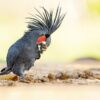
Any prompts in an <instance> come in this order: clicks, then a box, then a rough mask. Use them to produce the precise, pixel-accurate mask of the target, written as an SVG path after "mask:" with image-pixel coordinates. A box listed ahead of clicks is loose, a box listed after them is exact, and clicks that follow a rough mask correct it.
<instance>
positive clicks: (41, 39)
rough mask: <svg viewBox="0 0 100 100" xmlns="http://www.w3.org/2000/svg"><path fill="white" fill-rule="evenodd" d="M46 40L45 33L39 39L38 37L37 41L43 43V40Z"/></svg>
mask: <svg viewBox="0 0 100 100" xmlns="http://www.w3.org/2000/svg"><path fill="white" fill-rule="evenodd" d="M44 41H46V36H45V35H42V36H39V37H38V39H37V43H41V42H44Z"/></svg>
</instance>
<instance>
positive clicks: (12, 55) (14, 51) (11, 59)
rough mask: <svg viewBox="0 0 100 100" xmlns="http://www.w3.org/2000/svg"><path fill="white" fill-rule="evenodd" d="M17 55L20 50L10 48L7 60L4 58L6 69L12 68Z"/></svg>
mask: <svg viewBox="0 0 100 100" xmlns="http://www.w3.org/2000/svg"><path fill="white" fill-rule="evenodd" d="M19 54H20V50H19V49H18V48H15V47H11V48H10V49H9V50H8V54H7V58H6V60H7V66H8V67H12V66H13V65H14V63H15V62H16V59H17V58H18V56H19Z"/></svg>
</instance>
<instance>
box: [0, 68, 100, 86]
mask: <svg viewBox="0 0 100 100" xmlns="http://www.w3.org/2000/svg"><path fill="white" fill-rule="evenodd" d="M25 80H26V81H28V83H26V84H29V83H64V84H66V83H67V84H94V83H96V84H97V83H98V84H100V71H99V70H98V69H97V70H96V69H95V70H94V69H88V70H80V69H73V70H68V69H67V70H64V71H46V70H43V71H34V70H31V72H29V73H27V74H25ZM18 83H21V82H19V80H18V77H17V76H14V75H13V74H11V75H10V76H9V77H8V76H0V86H16V85H17V84H18Z"/></svg>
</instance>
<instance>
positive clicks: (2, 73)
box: [0, 67, 11, 75]
mask: <svg viewBox="0 0 100 100" xmlns="http://www.w3.org/2000/svg"><path fill="white" fill-rule="evenodd" d="M10 72H11V70H10V69H9V68H8V67H5V68H3V69H2V70H1V72H0V75H5V74H9V73H10Z"/></svg>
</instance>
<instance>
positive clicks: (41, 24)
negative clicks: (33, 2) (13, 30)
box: [28, 6, 65, 35]
mask: <svg viewBox="0 0 100 100" xmlns="http://www.w3.org/2000/svg"><path fill="white" fill-rule="evenodd" d="M41 8H42V10H43V11H42V13H41V12H39V11H38V10H37V9H36V8H35V10H36V11H37V14H36V15H32V17H28V19H30V22H29V24H28V28H29V31H33V30H40V31H44V32H45V31H46V32H45V34H49V35H50V34H52V33H53V32H54V31H55V30H56V29H58V28H59V26H60V25H61V23H62V21H63V19H64V17H65V14H61V8H60V7H59V6H58V7H57V10H56V13H55V15H54V12H53V11H52V10H51V11H47V10H46V9H45V8H44V7H41Z"/></svg>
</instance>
